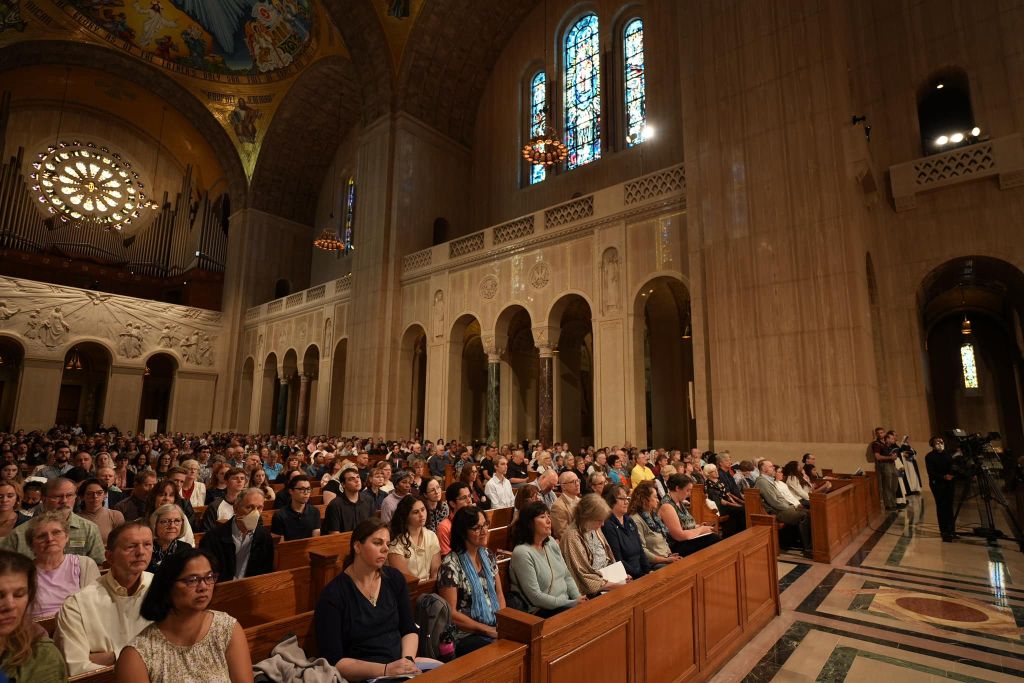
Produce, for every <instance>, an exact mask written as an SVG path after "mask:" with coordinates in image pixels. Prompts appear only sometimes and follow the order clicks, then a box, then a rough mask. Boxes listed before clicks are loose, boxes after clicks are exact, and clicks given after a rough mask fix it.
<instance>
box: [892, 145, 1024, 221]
mask: <svg viewBox="0 0 1024 683" xmlns="http://www.w3.org/2000/svg"><path fill="white" fill-rule="evenodd" d="M991 176H998V179H999V188H1000V189H1002V190H1006V189H1009V188H1011V187H1020V186H1022V185H1024V142H1022V139H1021V136H1020V135H1019V134H1014V135H1006V136H1003V137H1001V138H994V139H992V140H984V141H982V142H978V143H976V144H973V145H967V146H965V147H957V148H956V149H953V150H950V151H948V152H946V153H944V154H933V155H931V156H927V157H923V158H921V159H914V160H913V161H908V162H906V163H903V164H897V165H896V166H892V167H890V168H889V183H890V187H891V188H892V198H893V203H894V204H895V207H896V210H897V211H909V210H911V209H913V208H916V207H917V195H918V194H919V193H921V192H928V191H930V190H937V189H940V188H943V187H949V186H950V185H958V184H960V183H966V182H970V181H973V180H978V179H981V178H988V177H991Z"/></svg>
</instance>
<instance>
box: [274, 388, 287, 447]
mask: <svg viewBox="0 0 1024 683" xmlns="http://www.w3.org/2000/svg"><path fill="white" fill-rule="evenodd" d="M287 425H288V379H287V378H285V377H282V378H281V388H280V391H278V393H277V424H276V425H275V426H274V432H275V433H277V434H284V433H285V430H286V429H287V428H288V426H287Z"/></svg>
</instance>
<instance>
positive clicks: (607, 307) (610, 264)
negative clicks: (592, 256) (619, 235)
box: [601, 247, 619, 313]
mask: <svg viewBox="0 0 1024 683" xmlns="http://www.w3.org/2000/svg"><path fill="white" fill-rule="evenodd" d="M601 271H602V273H601V275H602V277H601V283H602V286H603V290H604V291H603V293H604V312H605V313H611V312H613V311H618V310H619V251H618V249H616V248H615V247H608V248H607V249H605V250H604V254H603V255H602V256H601Z"/></svg>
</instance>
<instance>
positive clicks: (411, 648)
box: [314, 517, 440, 681]
mask: <svg viewBox="0 0 1024 683" xmlns="http://www.w3.org/2000/svg"><path fill="white" fill-rule="evenodd" d="M390 540H391V534H390V533H389V531H388V527H387V525H386V524H384V522H382V521H380V519H378V518H376V517H371V518H370V519H366V520H363V521H362V522H360V523H359V524H358V525H357V526H356V528H355V529H354V530H353V531H352V548H351V550H350V551H349V554H348V557H346V558H345V570H344V571H343V572H342V573H341V574H339V575H338V576H337V577H336V578H335V579H334V580H333V581H331V582H330V583H329V584H327V586H326V587H325V588H324V590H323V592H322V593H321V594H320V599H319V600H318V601H317V605H316V612H315V613H314V619H315V622H316V639H317V646H318V649H319V654H320V656H321V657H324V658H325V659H327V661H328V662H330V663H331V664H333V665H334V666H335V667H337V669H338V671H339V673H341V675H342V677H344V678H345V679H346V680H349V681H361V680H365V679H368V678H380V677H387V676H398V675H401V674H414V673H418V672H420V671H424V670H427V669H432V668H435V667H436V666H439V665H440V663H439V662H437V661H435V660H432V659H424V658H417V657H416V650H417V648H418V647H419V634H418V632H417V629H416V624H415V622H414V621H413V616H412V605H411V604H410V602H409V589H408V588H407V587H406V583H405V577H404V576H402V573H401V572H399V571H398V570H397V569H393V568H392V567H387V566H385V562H386V560H387V556H388V542H389V541H390Z"/></svg>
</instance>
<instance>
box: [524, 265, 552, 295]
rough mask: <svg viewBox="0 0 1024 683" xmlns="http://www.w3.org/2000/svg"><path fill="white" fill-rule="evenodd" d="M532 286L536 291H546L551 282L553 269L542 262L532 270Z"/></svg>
mask: <svg viewBox="0 0 1024 683" xmlns="http://www.w3.org/2000/svg"><path fill="white" fill-rule="evenodd" d="M529 278H530V284H531V285H532V286H533V288H534V289H544V288H545V287H547V284H548V282H549V281H550V280H551V269H550V268H548V264H546V263H544V262H543V261H541V262H540V263H537V264H535V265H534V266H533V268H531V269H530V276H529Z"/></svg>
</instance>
